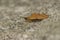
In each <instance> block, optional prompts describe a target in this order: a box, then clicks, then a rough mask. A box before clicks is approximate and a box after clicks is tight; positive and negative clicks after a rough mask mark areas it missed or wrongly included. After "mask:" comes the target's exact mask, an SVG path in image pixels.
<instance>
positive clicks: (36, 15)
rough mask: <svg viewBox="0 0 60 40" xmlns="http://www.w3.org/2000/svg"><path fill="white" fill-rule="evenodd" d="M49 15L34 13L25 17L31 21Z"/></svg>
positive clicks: (45, 17)
mask: <svg viewBox="0 0 60 40" xmlns="http://www.w3.org/2000/svg"><path fill="white" fill-rule="evenodd" d="M47 18H48V15H46V14H44V13H43V14H39V13H32V14H31V15H30V16H28V17H25V19H26V20H27V21H29V22H31V21H34V22H35V21H42V20H43V19H47Z"/></svg>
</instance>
